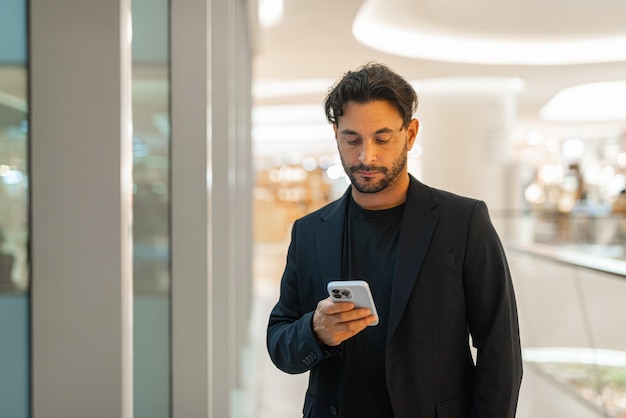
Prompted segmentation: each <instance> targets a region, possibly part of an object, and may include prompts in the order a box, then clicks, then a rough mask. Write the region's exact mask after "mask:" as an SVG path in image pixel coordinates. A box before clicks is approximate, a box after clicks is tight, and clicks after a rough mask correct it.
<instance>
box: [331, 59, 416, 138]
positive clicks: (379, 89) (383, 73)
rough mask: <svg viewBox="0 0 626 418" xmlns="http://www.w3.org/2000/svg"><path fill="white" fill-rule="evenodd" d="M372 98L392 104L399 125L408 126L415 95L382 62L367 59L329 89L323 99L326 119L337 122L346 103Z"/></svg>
mask: <svg viewBox="0 0 626 418" xmlns="http://www.w3.org/2000/svg"><path fill="white" fill-rule="evenodd" d="M374 100H384V101H387V102H389V103H391V104H392V105H393V106H395V107H396V109H398V112H399V113H400V116H401V117H402V124H403V125H402V127H403V128H405V127H407V126H408V124H409V122H410V121H411V119H412V118H413V114H414V113H415V111H416V110H417V94H416V93H415V90H414V89H413V87H412V86H411V84H409V83H408V82H407V81H406V80H405V79H404V78H402V77H401V76H400V75H398V74H396V73H395V72H393V71H391V70H390V69H389V68H388V67H387V66H386V65H384V64H379V63H375V62H370V63H368V64H365V65H364V66H362V67H360V68H358V69H356V70H354V71H348V72H347V73H345V74H344V76H343V78H342V79H341V80H340V81H339V82H338V83H337V84H335V85H334V86H333V87H331V88H330V90H329V92H328V96H326V99H325V100H324V111H325V113H326V119H328V121H329V122H330V123H332V124H337V119H338V118H339V116H341V115H343V105H344V104H346V103H347V102H350V101H352V102H357V103H368V102H371V101H374Z"/></svg>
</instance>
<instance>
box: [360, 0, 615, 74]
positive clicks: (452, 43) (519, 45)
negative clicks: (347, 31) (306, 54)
mask: <svg viewBox="0 0 626 418" xmlns="http://www.w3.org/2000/svg"><path fill="white" fill-rule="evenodd" d="M409 3H410V4H408V5H407V6H406V7H403V8H399V7H394V5H392V4H389V2H388V0H384V1H383V0H366V1H365V2H363V5H362V6H361V8H360V9H359V11H358V13H357V16H356V18H355V20H354V23H353V25H352V33H353V34H354V36H355V38H356V39H357V40H359V41H360V42H361V43H363V44H365V45H367V46H369V47H371V48H374V49H378V50H380V51H384V52H387V53H390V54H394V55H400V56H406V57H411V58H421V59H428V60H435V61H446V62H464V63H471V64H490V65H565V64H583V63H598V62H619V61H624V60H626V35H625V34H623V32H620V33H618V35H613V36H610V35H600V36H595V35H594V34H593V33H589V32H587V31H583V28H579V30H580V32H579V33H581V32H582V35H577V36H578V37H576V38H573V37H572V36H569V37H566V36H559V34H558V33H554V32H547V33H539V34H538V33H536V32H535V33H533V34H530V35H519V34H515V33H510V34H507V33H505V32H504V31H502V30H500V31H498V30H497V28H496V29H494V32H493V33H492V34H489V33H488V29H485V31H483V32H479V31H473V32H471V31H469V30H468V31H465V32H464V31H462V30H456V31H454V30H453V29H448V28H447V27H445V26H443V25H441V24H439V25H437V22H435V23H433V22H432V21H431V20H429V17H431V16H429V13H430V14H433V15H436V13H433V10H436V8H435V6H434V5H435V4H436V3H433V5H432V6H430V3H429V2H409ZM442 3H443V4H444V6H442V7H441V8H442V9H443V8H444V7H445V4H446V2H442ZM524 4H525V5H526V4H529V2H524ZM426 5H428V6H430V7H426ZM493 6H494V7H496V6H498V7H500V8H502V7H505V6H504V5H502V4H500V5H498V4H497V3H494V4H493ZM531 6H533V7H537V2H534V3H533V4H532V5H531ZM455 7H456V5H455ZM407 8H409V9H407ZM394 9H398V10H401V13H403V14H402V15H397V14H396V15H394V14H393V10H394ZM439 12H441V10H439ZM545 14H546V13H545V12H544V13H543V15H542V16H543V17H544V20H545V17H546V16H544V15H545ZM509 15H510V13H509ZM435 17H436V16H435ZM579 26H580V25H579ZM608 32H609V31H608V30H607V31H605V33H608Z"/></svg>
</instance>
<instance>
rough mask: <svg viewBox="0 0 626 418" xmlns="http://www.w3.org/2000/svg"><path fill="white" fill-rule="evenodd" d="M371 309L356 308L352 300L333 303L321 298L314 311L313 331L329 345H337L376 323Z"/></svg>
mask: <svg viewBox="0 0 626 418" xmlns="http://www.w3.org/2000/svg"><path fill="white" fill-rule="evenodd" d="M375 320H376V317H375V316H374V315H371V312H370V310H369V309H364V308H358V309H354V304H352V303H350V302H341V303H333V302H332V300H331V299H330V298H328V299H324V300H321V301H320V302H319V303H318V305H317V308H316V310H315V312H314V313H313V331H314V332H315V334H316V335H317V337H318V338H319V339H320V340H321V341H322V342H323V343H324V344H326V345H328V346H331V347H332V346H336V345H339V344H341V343H342V342H343V341H345V340H347V339H348V338H350V337H353V336H354V335H356V334H358V333H359V332H361V331H362V330H363V329H365V328H366V327H367V326H368V325H370V324H372V323H374V322H375Z"/></svg>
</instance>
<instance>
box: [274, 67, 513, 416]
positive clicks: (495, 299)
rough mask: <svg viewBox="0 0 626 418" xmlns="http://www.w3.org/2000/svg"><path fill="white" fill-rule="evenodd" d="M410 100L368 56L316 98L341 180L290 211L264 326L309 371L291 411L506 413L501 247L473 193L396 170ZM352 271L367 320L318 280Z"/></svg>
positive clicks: (286, 367) (281, 352) (507, 321)
mask: <svg viewBox="0 0 626 418" xmlns="http://www.w3.org/2000/svg"><path fill="white" fill-rule="evenodd" d="M416 107H417V96H416V94H415V91H414V90H413V88H412V87H411V85H410V84H409V83H407V82H406V81H405V80H404V79H403V78H402V77H400V76H399V75H397V74H396V73H394V72H392V71H391V70H389V69H388V68H387V67H386V66H384V65H381V64H376V63H372V64H368V65H366V66H364V67H362V68H360V69H358V70H356V71H350V72H348V73H346V74H345V75H344V77H343V79H342V80H341V81H339V83H338V84H336V85H335V86H334V87H333V89H332V90H331V91H330V93H329V94H328V96H327V98H326V101H325V111H326V116H327V118H328V120H329V122H330V123H332V124H333V128H334V131H335V139H336V141H337V148H338V150H339V154H340V156H341V161H342V163H343V166H344V169H345V171H346V173H347V174H348V176H349V178H350V181H351V187H349V188H348V190H347V192H346V193H345V194H344V196H343V197H342V198H340V199H339V200H337V201H335V202H333V203H330V204H329V205H327V206H326V207H324V208H322V209H320V210H318V211H316V212H314V213H312V214H309V215H307V216H305V217H303V218H302V219H299V220H298V221H296V222H295V224H294V226H293V230H292V237H291V244H290V246H289V250H288V254H287V264H286V267H285V271H284V273H283V277H282V281H281V288H280V299H279V301H278V303H277V304H276V306H275V307H274V309H273V310H272V313H271V315H270V320H269V325H268V332H267V346H268V351H269V353H270V356H271V358H272V361H273V362H274V364H276V366H277V367H278V368H280V369H281V370H283V371H285V372H287V373H302V372H306V371H310V376H309V387H308V390H307V393H306V398H305V402H304V416H305V417H334V416H341V417H342V418H347V417H356V418H367V417H396V418H399V417H410V418H435V417H438V418H446V417H449V418H464V417H474V418H507V417H514V416H515V410H516V405H517V398H518V393H519V386H520V383H521V377H522V364H521V354H520V341H519V331H518V324H517V312H516V304H515V297H514V294H513V287H512V283H511V278H510V274H509V270H508V266H507V262H506V258H505V254H504V250H503V248H502V245H501V243H500V240H499V238H498V236H497V235H496V232H495V230H494V228H493V226H492V224H491V221H490V220H489V216H488V213H487V208H486V206H485V204H484V203H482V202H480V201H477V200H473V199H469V198H465V197H460V196H457V195H453V194H451V193H448V192H445V191H441V190H437V189H433V188H430V187H428V186H426V185H424V184H422V183H420V182H419V181H417V180H416V179H415V178H414V177H412V176H411V175H409V174H408V171H407V153H408V151H409V150H410V149H411V148H412V147H413V144H414V143H415V138H416V135H417V131H418V126H419V125H418V121H417V120H416V119H414V118H413V113H414V112H415V110H416ZM444 163H445V162H444V161H442V164H444ZM451 169H453V168H451ZM354 279H361V280H365V281H367V282H368V283H369V286H370V287H371V289H372V294H373V297H374V301H375V304H376V308H377V311H378V314H379V317H380V318H379V319H380V322H379V324H378V325H376V326H368V325H370V324H372V323H373V322H374V320H375V318H374V317H373V315H371V313H370V312H369V310H367V309H356V308H354V305H353V304H352V303H349V302H342V303H333V302H332V301H331V299H330V298H329V297H328V294H327V291H326V285H327V283H328V282H329V281H331V280H354ZM470 335H471V337H472V342H473V345H474V346H475V347H476V349H477V353H478V354H477V361H476V364H474V361H473V358H472V354H471V351H470V344H469V337H470Z"/></svg>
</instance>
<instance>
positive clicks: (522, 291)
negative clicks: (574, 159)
mask: <svg viewBox="0 0 626 418" xmlns="http://www.w3.org/2000/svg"><path fill="white" fill-rule="evenodd" d="M625 221H626V220H625V219H624V218H623V217H622V216H619V215H618V216H602V217H583V216H575V217H570V218H569V219H559V217H554V218H552V219H550V218H546V217H544V216H540V217H535V216H533V215H526V216H523V217H518V216H516V217H509V218H497V219H495V220H494V223H495V224H496V225H497V228H498V229H499V231H501V232H500V233H501V236H502V238H503V241H504V242H505V247H506V249H507V253H508V259H509V264H510V268H511V273H512V276H513V280H514V285H515V292H516V296H517V302H518V312H519V321H520V333H521V338H522V347H523V355H524V362H525V379H524V383H523V386H522V389H523V390H522V392H521V395H520V405H519V409H518V411H519V413H518V416H519V417H522V418H523V417H537V416H581V417H587V416H589V417H611V418H618V417H620V418H621V417H624V416H626V333H624V332H623V329H624V318H626V304H625V303H624V301H626V260H624V242H623V234H622V233H621V231H623V229H621V228H622V227H623V223H624V222H625ZM538 379H539V380H541V381H542V382H541V383H540V384H538V383H536V382H537V380H538ZM531 382H534V383H531Z"/></svg>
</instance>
